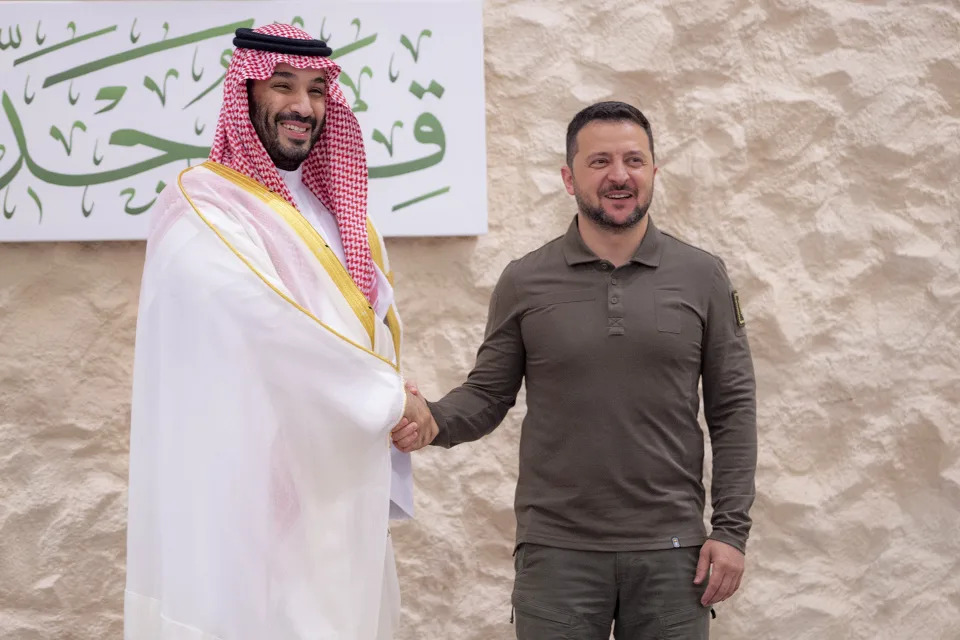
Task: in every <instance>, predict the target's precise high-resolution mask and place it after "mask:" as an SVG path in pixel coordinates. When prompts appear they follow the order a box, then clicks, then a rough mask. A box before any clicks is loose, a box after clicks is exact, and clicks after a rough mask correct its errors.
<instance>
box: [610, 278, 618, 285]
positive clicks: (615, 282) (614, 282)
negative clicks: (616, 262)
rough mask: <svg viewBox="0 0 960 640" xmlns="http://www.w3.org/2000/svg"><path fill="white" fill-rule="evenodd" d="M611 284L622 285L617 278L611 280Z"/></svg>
mask: <svg viewBox="0 0 960 640" xmlns="http://www.w3.org/2000/svg"><path fill="white" fill-rule="evenodd" d="M610 284H620V281H619V280H617V279H616V278H610Z"/></svg>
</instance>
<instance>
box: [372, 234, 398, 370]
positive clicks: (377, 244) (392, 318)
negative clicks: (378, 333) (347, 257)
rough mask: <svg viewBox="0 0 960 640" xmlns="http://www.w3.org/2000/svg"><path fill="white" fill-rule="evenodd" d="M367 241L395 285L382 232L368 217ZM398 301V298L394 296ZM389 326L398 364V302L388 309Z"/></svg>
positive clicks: (384, 271) (379, 265)
mask: <svg viewBox="0 0 960 640" xmlns="http://www.w3.org/2000/svg"><path fill="white" fill-rule="evenodd" d="M367 241H368V242H369V243H370V256H371V257H372V258H373V261H374V262H375V263H377V266H378V267H380V271H381V272H382V273H383V275H385V276H387V280H388V281H389V282H390V286H391V287H392V286H393V272H392V271H391V272H389V273H388V272H387V269H386V267H385V266H384V265H385V261H384V259H383V255H384V248H383V245H382V240H381V239H380V234H379V233H377V230H376V228H375V227H374V226H373V222H371V221H370V220H369V219H367ZM394 301H396V298H394ZM387 327H388V328H389V329H390V335H391V336H393V350H394V352H395V353H396V354H397V364H398V365H399V364H400V320H399V319H398V318H397V313H396V304H393V305H391V306H390V308H389V309H388V310H387Z"/></svg>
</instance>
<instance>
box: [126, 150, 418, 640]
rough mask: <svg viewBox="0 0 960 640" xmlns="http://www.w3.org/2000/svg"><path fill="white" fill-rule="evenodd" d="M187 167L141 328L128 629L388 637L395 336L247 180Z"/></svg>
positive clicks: (146, 286) (152, 268)
mask: <svg viewBox="0 0 960 640" xmlns="http://www.w3.org/2000/svg"><path fill="white" fill-rule="evenodd" d="M181 180H182V184H183V189H182V191H181V189H179V188H178V187H177V185H171V187H170V188H168V189H167V190H166V191H165V192H164V194H163V195H162V196H161V199H160V202H158V210H159V211H158V212H157V216H158V218H159V219H160V220H162V222H160V223H158V227H157V228H156V229H155V231H154V232H153V233H152V235H151V240H150V246H149V248H148V259H147V262H146V265H145V269H144V275H143V284H142V291H141V300H140V310H139V316H138V323H137V341H136V359H135V366H134V389H133V408H132V427H131V442H130V488H129V529H128V545H127V590H126V603H125V638H126V640H267V639H269V640H307V639H309V640H334V639H336V640H386V639H388V638H390V637H392V628H393V625H394V623H395V620H396V618H397V613H398V611H397V607H398V602H397V598H398V592H397V587H396V574H395V568H394V565H393V555H392V551H391V549H390V547H389V537H388V514H389V509H390V506H389V505H390V492H391V448H390V445H389V431H390V429H391V427H393V426H394V425H395V424H396V423H397V421H398V420H399V419H400V417H401V415H402V412H403V405H404V391H403V380H402V377H401V375H400V373H399V371H398V369H397V367H396V366H395V365H396V362H395V360H396V357H395V355H394V353H395V351H394V344H393V339H392V336H391V333H390V330H389V329H388V328H387V327H386V325H385V324H384V323H383V322H379V321H378V322H376V323H375V325H376V326H375V328H374V338H373V340H371V339H370V336H369V332H368V330H367V329H366V328H364V326H363V324H362V322H361V321H360V320H358V318H357V317H356V315H355V314H354V313H353V312H352V310H351V308H350V306H349V305H348V304H347V303H346V301H345V300H344V296H343V294H342V293H341V290H340V289H338V284H337V283H336V282H335V281H334V280H333V279H332V278H331V277H330V275H329V274H328V273H327V272H326V271H325V270H324V269H323V268H322V267H320V266H319V263H318V262H317V261H316V259H315V258H314V256H313V255H312V254H311V253H310V249H309V248H307V247H306V246H305V245H304V243H303V242H302V241H301V240H300V239H298V238H297V237H296V236H295V234H293V233H292V232H291V231H289V228H287V227H285V226H284V225H282V224H277V218H276V216H275V215H274V214H273V212H272V211H270V209H269V206H268V205H267V204H265V203H264V202H263V201H262V200H258V199H257V198H256V197H254V196H253V195H251V194H250V193H249V190H245V189H244V188H242V186H239V185H238V184H235V183H233V182H230V181H229V180H225V179H223V178H222V177H220V176H218V175H215V174H214V173H212V172H211V171H209V170H207V169H206V168H204V167H197V168H195V169H192V170H190V171H188V172H186V173H184V174H183V175H182V177H181ZM184 194H188V195H189V197H190V200H192V203H191V202H190V201H188V199H187V197H186V196H185V195H184ZM198 212H199V214H198ZM251 212H254V213H252V214H251ZM200 214H202V217H201V215H200ZM218 233H219V236H218ZM285 233H286V236H284V234H285ZM238 254H239V255H238ZM278 255H282V256H283V258H282V259H281V260H279V261H278ZM245 261H246V263H245ZM341 286H342V283H341ZM401 484H402V483H401Z"/></svg>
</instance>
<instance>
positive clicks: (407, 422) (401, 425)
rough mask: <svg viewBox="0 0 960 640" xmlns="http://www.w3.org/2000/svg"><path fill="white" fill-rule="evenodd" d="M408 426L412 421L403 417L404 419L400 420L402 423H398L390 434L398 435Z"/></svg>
mask: <svg viewBox="0 0 960 640" xmlns="http://www.w3.org/2000/svg"><path fill="white" fill-rule="evenodd" d="M408 424H410V419H409V418H408V417H407V416H403V417H402V418H400V422H398V423H397V426H395V427H394V428H393V429H391V430H390V433H396V432H397V431H399V430H400V429H402V428H404V427H405V426H407V425H408Z"/></svg>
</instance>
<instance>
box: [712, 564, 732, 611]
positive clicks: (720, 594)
mask: <svg viewBox="0 0 960 640" xmlns="http://www.w3.org/2000/svg"><path fill="white" fill-rule="evenodd" d="M721 573H722V576H723V578H722V579H721V580H718V583H719V584H718V585H717V590H716V592H715V593H714V594H713V597H712V598H711V599H710V600H708V601H707V603H706V604H705V606H708V607H709V606H711V605H714V604H717V603H718V602H723V601H724V600H726V599H727V597H729V595H730V587H732V586H733V584H732V581H733V577H732V576H731V575H730V574H729V573H727V572H721ZM718 577H719V576H718ZM710 580H711V582H712V581H713V577H712V576H711V578H710Z"/></svg>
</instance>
